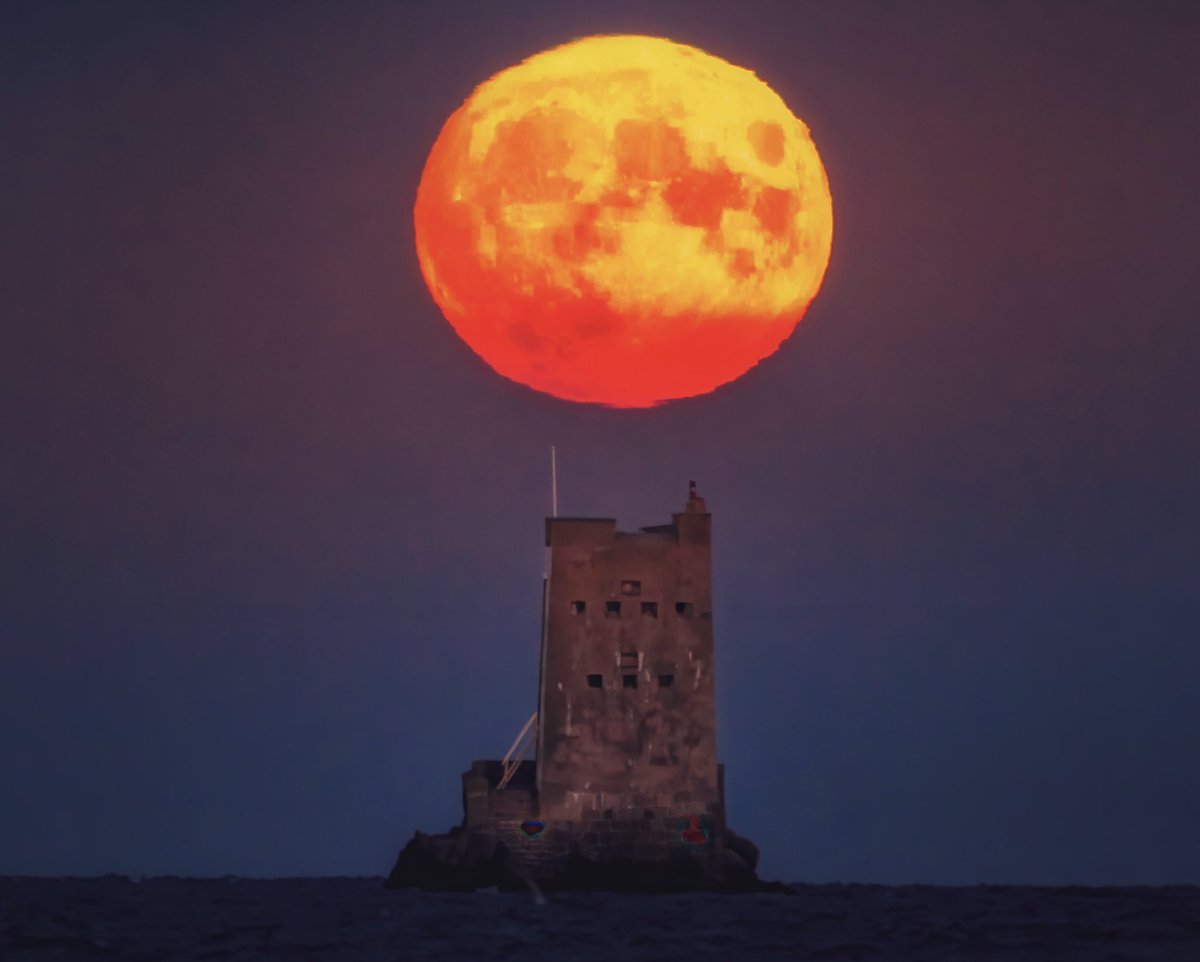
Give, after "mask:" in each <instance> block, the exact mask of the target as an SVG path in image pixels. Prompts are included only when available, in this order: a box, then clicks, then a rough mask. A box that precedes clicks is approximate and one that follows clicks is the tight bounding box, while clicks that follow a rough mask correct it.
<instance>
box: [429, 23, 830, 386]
mask: <svg viewBox="0 0 1200 962" xmlns="http://www.w3.org/2000/svg"><path fill="white" fill-rule="evenodd" d="M414 221H415V227H416V246H417V258H418V261H419V263H420V266H421V272H422V274H423V276H424V278H425V282H426V284H427V285H428V286H429V290H430V293H431V294H432V295H433V298H434V300H435V301H436V302H437V305H438V307H440V308H441V310H442V313H443V314H444V315H445V317H446V319H447V320H448V321H449V322H450V323H451V325H453V327H454V329H455V331H457V332H458V334H459V336H460V337H461V338H462V339H463V340H464V341H465V342H466V343H467V344H468V345H469V346H470V347H471V349H472V350H474V351H475V352H476V353H477V354H478V355H479V356H480V357H482V358H483V359H484V360H485V361H486V362H487V363H488V364H490V365H491V366H492V367H493V368H494V369H495V370H496V371H498V372H499V373H500V374H502V375H504V376H505V377H507V378H511V379H512V380H514V381H518V382H520V383H521V384H525V385H528V386H529V387H531V388H534V389H536V390H538V391H543V392H546V393H548V394H552V395H554V396H556V397H559V398H565V399H567V400H571V401H580V402H590V403H595V404H604V405H610V406H613V407H627V408H635V407H649V406H651V405H654V404H658V403H661V402H663V401H667V400H671V399H674V398H683V397H693V396H696V395H699V394H706V393H708V392H709V391H712V390H713V389H714V388H716V387H718V386H719V385H721V384H725V383H727V382H729V381H732V380H734V379H735V378H737V377H739V376H741V375H742V374H744V373H745V372H746V371H747V370H749V369H750V368H751V367H753V366H754V365H755V364H756V363H758V362H759V361H760V360H762V359H763V358H764V357H767V356H768V355H770V354H772V353H773V352H774V351H775V350H776V349H777V348H778V347H779V345H780V344H781V343H782V342H783V341H784V339H786V338H787V337H788V335H789V334H791V332H792V330H793V329H794V328H795V326H796V324H797V323H798V322H799V320H800V318H801V317H802V316H803V314H804V312H805V310H806V309H807V307H808V305H809V303H810V302H811V301H812V299H813V298H814V297H815V296H816V293H817V290H818V288H820V286H821V280H822V278H823V277H824V275H825V268H826V265H827V264H828V263H829V252H830V245H831V242H832V237H833V206H832V201H831V199H830V195H829V182H828V180H827V178H826V175H825V169H824V167H823V166H822V164H821V160H820V158H819V157H818V156H817V150H816V147H815V146H814V145H813V141H812V137H811V136H810V134H809V130H808V127H807V126H805V124H804V123H803V121H801V120H799V119H798V118H797V117H795V116H793V114H792V112H791V111H790V110H789V109H788V107H787V105H786V104H785V103H784V102H783V100H782V99H780V97H779V96H778V95H777V94H776V93H775V92H774V91H773V90H771V88H770V87H768V86H767V85H766V84H765V83H763V82H762V81H761V80H759V79H758V78H757V77H756V76H755V75H754V74H753V73H752V72H751V71H749V70H746V69H744V68H742V67H736V66H734V65H733V64H730V63H728V62H726V61H724V60H721V59H720V58H718V57H714V56H712V55H711V54H708V53H705V52H704V51H702V50H698V49H696V48H695V47H689V46H685V45H683V44H678V43H673V42H671V41H669V40H664V39H659V38H655V37H640V36H605V37H588V38H585V39H582V40H576V41H574V42H572V43H568V44H565V45H563V46H561V47H555V48H554V49H552V50H547V51H545V52H543V53H539V54H536V55H535V56H532V57H530V58H529V59H527V60H525V61H524V62H522V63H520V64H518V65H516V66H514V67H509V68H508V69H506V70H502V71H501V72H500V73H498V74H496V75H495V76H493V77H492V78H491V79H490V80H487V81H485V82H484V83H482V84H480V85H479V87H477V88H476V89H475V91H474V92H473V93H472V94H471V96H470V97H469V98H468V99H467V101H466V102H465V103H464V104H463V105H462V106H461V107H459V109H458V110H456V111H455V112H454V113H453V114H451V116H450V118H449V119H448V120H447V121H446V123H445V126H443V127H442V130H441V133H440V134H439V135H438V138H437V140H436V142H435V143H434V145H433V148H432V150H431V151H430V153H429V157H428V159H427V161H426V163H425V169H424V172H423V173H422V175H421V183H420V186H419V188H418V189H417V201H416V206H415V209H414Z"/></svg>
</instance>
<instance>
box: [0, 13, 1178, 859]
mask: <svg viewBox="0 0 1200 962" xmlns="http://www.w3.org/2000/svg"><path fill="white" fill-rule="evenodd" d="M418 8H419V9H418ZM1194 11H1195V7H1194V5H1190V4H1183V3H1175V4H1173V3H1165V2H1160V3H1154V4H1136V3H1132V2H1129V3H1101V2H1097V3H1065V2H1064V3H1053V4H1051V3H1045V4H1004V3H970V2H959V0H955V2H945V3H922V4H907V5H900V4H883V3H866V2H858V3H854V2H842V0H838V2H824V3H811V4H805V3H765V2H760V3H738V4H734V3H727V2H723V0H722V2H717V0H711V2H708V3H700V2H689V3H672V4H665V3H663V4H653V3H646V2H644V0H639V2H627V0H617V2H609V3H604V4H600V3H597V2H595V0H563V2H556V3H544V4H532V3H520V2H517V3H512V2H509V3H504V4H500V3H494V2H487V3H483V2H478V3H436V4H435V3H429V4H420V5H417V4H402V3H362V4H354V5H350V4H307V3H287V4H284V3H280V4H267V3H263V4H207V3H206V4H186V5H185V4H168V3H149V2H148V3H141V4H131V3H111V4H80V5H78V6H76V5H71V4H68V3H59V4H53V5H43V4H35V3H28V4H24V5H21V4H7V5H5V8H4V12H3V14H0V18H2V19H0V118H2V129H3V131H4V134H3V137H2V138H0V174H2V176H3V184H4V190H3V192H2V193H0V203H2V204H3V210H2V212H0V223H2V224H3V232H2V234H0V237H2V243H3V245H4V250H3V258H2V260H0V265H2V267H0V270H2V271H3V275H2V279H0V292H2V294H3V300H2V304H3V308H2V311H0V317H2V318H3V320H2V335H0V336H2V341H0V505H2V506H3V507H2V509H0V565H2V568H0V584H2V586H3V587H2V589H0V731H3V732H4V735H3V737H0V773H3V786H4V787H3V791H0V874H4V873H13V874H15V873H36V874H68V873H71V874H90V873H101V872H107V871H113V872H124V873H139V872H145V873H156V874H157V873H178V874H222V873H226V872H229V873H237V874H255V875H288V874H306V875H321V874H334V873H348V874H375V873H383V872H386V871H387V870H388V869H389V868H390V867H391V862H392V860H393V859H394V857H395V854H396V852H397V851H398V849H399V847H400V845H401V844H402V843H403V842H404V841H405V840H406V839H407V838H408V836H409V835H411V833H412V831H413V830H414V829H417V828H421V829H423V830H425V831H440V830H444V829H446V828H448V827H449V826H450V825H451V824H454V823H456V822H457V821H458V820H459V818H460V815H461V803H460V795H459V774H460V772H461V771H462V770H463V769H464V768H466V767H467V765H468V763H469V762H470V761H471V759H473V758H484V757H498V756H499V755H500V754H502V753H503V752H504V750H505V748H506V747H507V745H508V743H509V741H510V740H511V738H512V737H513V735H515V733H516V731H517V729H518V728H519V727H520V726H521V725H522V724H523V722H524V721H525V719H526V718H527V717H528V714H529V713H530V711H532V710H533V708H534V707H535V685H536V680H537V644H538V639H537V631H538V612H539V603H540V597H541V594H540V592H541V583H540V579H541V571H542V540H541V539H542V518H543V516H544V514H545V513H546V512H547V511H548V507H549V492H548V449H549V446H550V445H551V444H552V443H554V444H557V445H558V448H559V468H560V499H561V506H562V510H563V512H564V513H567V514H578V515H602V516H615V517H617V518H618V519H619V521H620V523H621V525H622V526H623V527H625V528H632V527H635V526H637V525H642V524H654V523H659V522H663V521H666V520H669V516H670V512H671V511H674V510H679V509H680V508H681V506H682V504H683V500H684V498H685V496H686V492H687V482H688V480H689V479H690V478H695V479H696V481H697V482H698V485H699V489H700V492H701V494H703V495H704V496H705V497H706V499H707V500H708V504H709V506H710V508H711V509H712V511H713V519H714V531H715V534H714V537H715V551H714V566H715V575H714V577H715V595H716V599H715V616H714V623H715V628H716V640H717V642H716V643H717V665H716V679H717V705H718V739H719V750H720V755H721V757H722V759H723V760H724V762H725V763H726V766H727V792H728V803H729V810H730V811H729V815H730V821H731V824H732V825H733V826H734V827H735V828H736V829H737V830H738V831H739V832H741V833H742V834H745V835H748V836H749V837H751V838H753V839H754V840H756V841H757V842H758V843H759V844H760V846H761V847H762V849H763V861H762V866H761V868H762V871H763V873H764V874H765V875H766V876H768V877H782V878H786V879H791V880H804V881H810V882H822V881H832V880H846V881H862V882H894V883H901V882H917V881H919V882H943V883H975V882H1041V883H1067V882H1088V883H1163V882H1200V832H1198V831H1197V830H1196V821H1195V820H1196V813H1197V812H1198V811H1200V767H1198V766H1197V763H1196V759H1197V758H1198V757H1200V697H1198V696H1197V688H1196V685H1197V678H1200V599H1198V589H1197V586H1198V584H1200V546H1198V542H1200V538H1198V532H1200V507H1198V502H1197V492H1198V491H1200V441H1198V439H1200V388H1198V383H1200V382H1198V379H1197V362H1198V361H1200V350H1198V346H1200V345H1198V341H1200V334H1198V333H1197V327H1196V324H1197V318H1198V315H1200V310H1198V308H1200V297H1198V294H1197V280H1196V276H1197V242H1196V236H1197V233H1196V231H1197V228H1196V224H1197V219H1198V217H1200V204H1198V203H1197V200H1198V196H1197V195H1198V186H1197V185H1198V183H1200V178H1198V177H1197V174H1196V171H1197V170H1200V122H1198V121H1197V117H1198V116H1200V83H1197V78H1196V61H1195V51H1196V50H1197V49H1198V47H1200V29H1198V24H1200V16H1198V15H1197V14H1196V13H1195V12H1194ZM606 32H607V33H612V32H639V33H649V34H655V35H662V36H668V37H671V38H672V39H675V40H679V41H682V42H685V43H691V44H694V45H696V46H699V47H702V48H704V49H706V50H708V51H710V52H712V53H714V54H717V55H719V56H722V57H724V58H726V59H728V60H731V61H732V62H734V63H738V64H741V65H745V66H748V67H750V68H752V69H754V70H755V71H756V72H757V73H758V74H759V75H760V76H761V77H763V78H764V79H765V80H766V81H767V82H768V83H769V84H771V86H772V87H773V88H774V89H775V90H776V91H777V92H778V93H779V94H780V95H781V96H782V97H783V98H784V99H785V100H786V101H787V102H788V103H789V105H790V106H791V107H792V108H793V109H794V110H795V111H796V113H797V114H798V115H799V116H801V117H802V118H804V120H805V121H806V122H807V123H808V124H809V125H810V127H811V128H812V131H813V136H814V139H815V141H816V144H817V147H818V149H819V150H820V151H821V153H822V156H823V158H824V160H825V163H826V166H827V169H828V172H829V178H830V182H831V186H832V190H833V197H834V211H835V230H834V249H833V259H832V263H831V265H830V269H829V273H828V275H827V277H826V281H825V286H824V288H823V290H822V291H821V293H820V294H819V295H818V297H817V300H816V301H815V302H814V304H813V305H812V307H811V308H810V310H809V312H808V315H807V316H806V318H805V320H804V321H803V322H802V324H801V325H800V327H799V328H798V329H797V332H796V333H795V334H794V335H793V337H792V338H791V339H790V340H789V341H788V342H786V343H785V344H784V346H783V347H782V349H781V350H780V351H779V352H778V353H777V354H776V355H775V356H773V357H771V358H769V359H768V360H766V361H764V362H763V363H762V364H760V365H759V366H758V367H757V368H755V369H754V370H753V371H751V372H750V373H749V374H748V375H746V376H745V377H743V378H742V379H741V380H739V381H737V382H735V383H734V384H732V385H729V386H727V387H725V388H723V389H721V390H719V391H717V392H716V393H714V394H712V395H709V396H707V397H703V398H698V399H693V400H689V401H684V402H677V403H673V404H669V405H667V406H664V407H662V408H659V409H655V410H650V411H609V410H604V409H599V408H593V407H585V406H578V405H572V404H569V403H566V402H560V401H556V400H554V399H553V398H549V397H547V396H544V395H539V394H535V393H534V392H532V391H529V390H527V389H525V388H522V387H519V386H517V385H515V384H512V383H510V382H507V381H505V380H503V379H502V378H500V377H499V376H498V375H496V374H494V373H493V372H492V371H491V370H490V369H489V368H488V367H486V366H485V365H484V364H483V362H481V361H480V360H479V359H477V358H476V357H475V356H474V355H473V354H472V353H471V352H470V351H469V349H467V348H466V347H465V346H464V345H463V344H462V343H461V342H460V341H459V340H458V339H457V337H456V336H455V335H454V333H453V331H452V330H451V329H450V327H449V326H448V325H447V324H446V323H445V321H444V320H443V319H442V318H441V316H440V314H439V313H438V311H437V309H436V307H435V306H434V304H433V302H432V300H431V298H430V297H429V295H428V293H427V292H426V290H425V288H424V285H423V283H422V281H421V277H420V274H419V272H418V269H417V266H416V258H415V253H414V250H413V240H412V229H411V210H412V202H413V198H414V195H415V191H416V186H417V180H418V177H419V175H420V171H421V166H422V164H423V162H424V158H425V154H426V152H427V150H428V149H429V147H430V145H431V144H432V142H433V140H434V138H435V137H436V135H437V132H438V130H439V128H440V126H441V124H442V122H443V121H444V119H445V118H446V117H447V116H448V115H449V114H450V112H451V111H452V110H454V109H455V108H456V107H457V106H458V105H459V104H460V103H461V102H462V100H463V99H464V98H465V97H466V96H467V95H468V94H469V93H470V91H471V89H472V87H473V86H474V85H475V84H476V83H478V82H480V81H482V80H483V79H485V78H486V77H488V76H489V75H491V74H492V73H494V72H495V71H496V70H499V69H501V68H503V67H505V66H508V65H510V64H512V63H515V62H517V61H518V60H520V59H521V58H522V57H524V56H527V55H529V54H531V53H534V52H537V51H538V50H541V49H544V48H546V47H548V46H552V45H554V44H556V43H561V42H564V41H566V40H569V39H572V38H574V37H578V36H583V35H587V34H593V33H606Z"/></svg>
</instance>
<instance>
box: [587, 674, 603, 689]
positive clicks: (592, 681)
mask: <svg viewBox="0 0 1200 962" xmlns="http://www.w3.org/2000/svg"><path fill="white" fill-rule="evenodd" d="M603 687H604V676H603V675H588V688H603Z"/></svg>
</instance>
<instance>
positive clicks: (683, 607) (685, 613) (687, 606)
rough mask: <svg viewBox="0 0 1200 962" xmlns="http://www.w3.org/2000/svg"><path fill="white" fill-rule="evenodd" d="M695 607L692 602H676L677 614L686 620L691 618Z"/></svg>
mask: <svg viewBox="0 0 1200 962" xmlns="http://www.w3.org/2000/svg"><path fill="white" fill-rule="evenodd" d="M695 607H696V606H695V605H693V604H692V603H691V602H690V601H677V602H675V614H677V615H681V616H682V617H684V618H690V617H692V612H693V611H694V610H695Z"/></svg>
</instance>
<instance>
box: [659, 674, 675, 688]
mask: <svg viewBox="0 0 1200 962" xmlns="http://www.w3.org/2000/svg"><path fill="white" fill-rule="evenodd" d="M673 684H675V676H674V675H659V676H658V687H659V688H670V687H671V686H672V685H673Z"/></svg>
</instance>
